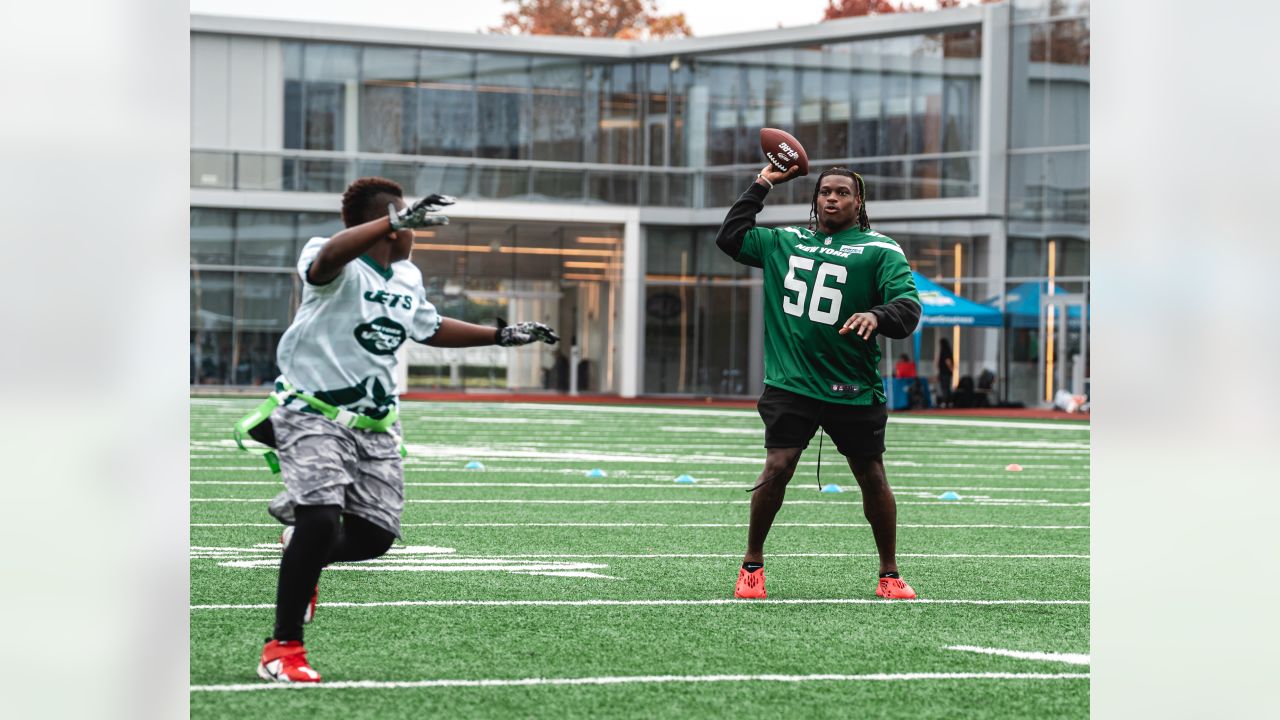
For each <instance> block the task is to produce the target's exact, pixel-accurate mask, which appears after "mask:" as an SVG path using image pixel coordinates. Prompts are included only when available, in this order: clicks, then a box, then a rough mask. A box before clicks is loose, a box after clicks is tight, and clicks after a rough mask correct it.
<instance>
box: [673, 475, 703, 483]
mask: <svg viewBox="0 0 1280 720" xmlns="http://www.w3.org/2000/svg"><path fill="white" fill-rule="evenodd" d="M676 482H678V483H685V484H689V483H696V482H698V481H697V480H694V479H693V476H692V475H681V476H680V477H678V478H676Z"/></svg>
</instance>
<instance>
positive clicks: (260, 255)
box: [236, 210, 297, 267]
mask: <svg viewBox="0 0 1280 720" xmlns="http://www.w3.org/2000/svg"><path fill="white" fill-rule="evenodd" d="M293 220H294V213H291V212H268V211H255V210H240V211H238V212H237V213H236V264H237V265H250V266H267V267H289V266H291V265H293V264H294V261H295V260H296V259H297V256H296V255H295V253H294V251H293V246H294V240H295V237H296V234H295V231H294V228H293Z"/></svg>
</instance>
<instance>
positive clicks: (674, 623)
mask: <svg viewBox="0 0 1280 720" xmlns="http://www.w3.org/2000/svg"><path fill="white" fill-rule="evenodd" d="M253 403H254V401H253V400H247V399H246V400H216V399H195V400H193V401H192V413H191V422H192V430H191V436H192V448H191V458H192V459H191V468H192V485H191V497H192V500H193V502H192V505H191V521H192V523H193V527H192V528H191V542H192V546H193V550H192V561H191V582H192V586H191V602H192V605H193V606H194V607H193V610H192V612H191V673H192V675H191V682H192V685H196V686H216V685H239V684H252V683H260V682H261V681H259V680H257V678H256V675H255V674H254V665H255V663H256V657H257V654H258V652H259V651H260V648H261V643H262V638H264V637H266V636H267V635H268V634H269V633H270V629H271V624H272V617H273V611H272V610H271V609H270V608H269V607H234V608H222V607H216V608H204V607H202V606H207V605H213V606H223V605H234V606H254V605H264V606H270V605H271V604H272V602H273V600H274V592H275V570H274V568H273V567H272V566H273V564H274V563H275V561H276V559H277V558H278V550H277V549H275V548H274V547H273V546H271V543H274V542H275V541H276V539H277V538H278V536H279V528H278V526H275V525H273V524H272V523H273V521H272V520H271V518H270V516H268V515H267V514H266V511H265V499H267V498H270V497H271V496H272V495H274V494H275V493H276V492H277V491H278V490H279V485H278V481H277V479H276V478H274V477H273V476H271V475H269V473H268V472H267V471H266V469H265V465H263V464H261V460H260V459H259V458H257V457H255V456H252V455H249V454H246V453H243V452H240V451H238V450H235V449H234V447H229V446H228V441H227V438H228V429H229V427H230V425H231V424H232V423H233V422H234V421H235V420H236V419H237V418H238V417H239V416H240V415H241V414H243V413H244V412H246V411H247V410H248V409H249V408H250V407H251V406H252V405H253ZM910 420H911V419H908V421H907V422H898V421H897V419H896V418H895V421H894V422H893V423H892V424H891V425H890V428H889V432H888V446H889V449H888V452H887V453H886V456H885V459H886V465H887V468H888V473H889V478H890V482H891V483H892V484H893V485H894V487H895V492H896V494H897V497H898V502H899V509H898V518H899V523H900V525H901V527H900V529H899V533H898V552H899V561H900V565H901V567H902V571H903V575H904V577H905V578H907V579H908V580H909V581H910V582H911V583H912V585H913V586H914V587H915V588H916V589H917V591H918V592H919V593H920V595H921V597H922V598H926V599H935V600H942V599H953V600H1040V601H1051V600H1053V601H1064V600H1067V601H1076V602H1077V604H1035V605H1033V604H999V605H977V604H925V603H916V604H909V603H884V602H876V603H871V604H838V603H831V604H784V603H773V602H768V601H766V602H764V603H750V604H744V603H738V604H718V605H709V604H700V605H658V606H655V605H627V606H619V605H600V606H581V605H558V606H545V605H544V606H492V605H491V606H474V605H471V606H458V605H448V606H422V605H419V606H400V607H387V606H381V607H336V606H326V605H325V603H326V602H349V603H369V602H385V601H453V600H489V601H503V600H561V601H573V600H592V599H597V600H622V601H625V600H692V601H699V600H712V599H724V598H729V597H731V595H732V590H733V581H734V579H735V576H736V572H737V566H738V563H739V560H740V554H741V551H742V548H743V545H744V543H745V536H746V528H745V523H746V521H747V511H748V506H747V505H746V501H747V499H748V498H749V495H748V494H747V493H746V492H744V490H746V489H747V488H748V487H750V485H751V484H752V482H753V481H754V479H755V476H756V474H757V473H758V472H759V466H760V464H761V461H762V458H763V450H762V449H761V447H760V446H761V443H762V438H763V432H762V429H761V426H760V421H759V418H758V417H757V416H756V415H755V414H754V413H753V412H751V411H736V410H713V411H706V410H701V409H688V408H681V409H663V408H620V407H597V406H575V407H563V406H532V405H503V404H478V403H476V404H450V403H433V404H420V403H406V404H405V407H404V425H405V433H406V440H407V442H408V443H409V446H410V451H411V455H410V458H409V460H408V461H407V463H406V481H407V487H406V497H407V499H408V501H409V502H408V503H407V505H406V510H405V515H404V522H405V528H404V533H403V535H404V537H403V543H404V544H405V545H408V546H436V547H443V548H450V549H452V550H453V551H454V552H452V553H448V554H443V555H430V554H405V553H414V552H415V551H412V550H395V551H393V552H392V553H391V554H389V555H388V556H387V557H386V558H382V559H379V560H376V561H373V562H372V563H369V564H365V566H366V567H379V568H387V567H392V566H393V565H392V564H391V563H388V562H386V561H389V560H393V559H394V560H398V561H404V562H402V563H400V566H401V567H404V566H405V565H409V566H425V567H433V568H436V569H437V570H438V569H439V568H440V567H442V566H441V565H439V564H438V563H437V564H435V565H432V561H433V560H439V559H440V558H449V559H453V560H455V561H456V560H460V559H471V560H474V561H476V562H484V563H486V564H489V565H491V566H492V565H496V566H499V567H510V568H517V569H519V568H526V567H531V566H530V563H582V564H586V565H587V566H589V568H588V570H589V571H590V572H594V573H597V574H599V575H604V576H607V577H606V578H597V577H586V578H583V577H557V576H544V575H525V574H515V573H513V572H510V571H508V570H504V569H497V570H470V571H459V572H441V571H437V570H428V571H413V570H408V571H398V572H391V571H388V570H385V569H384V570H377V571H360V570H346V571H342V570H339V569H338V568H333V569H330V570H328V571H326V572H325V574H324V576H323V578H322V580H321V595H320V600H321V605H320V608H319V611H318V613H317V619H316V622H315V623H314V624H313V625H311V626H308V630H307V647H308V650H309V654H310V657H311V659H312V662H313V663H314V665H315V667H316V668H317V669H318V670H319V671H320V672H321V673H322V674H323V675H324V676H325V679H326V681H328V682H333V681H344V680H373V681H410V682H412V681H423V680H434V679H453V680H483V679H520V678H591V677H609V676H612V677H634V676H660V675H671V676H681V677H691V678H696V677H700V676H710V675H759V674H772V675H811V674H839V675H866V674H899V673H1015V674H1029V673H1037V674H1039V673H1049V674H1059V673H1082V674H1083V673H1087V671H1088V670H1087V667H1084V666H1080V665H1068V664H1064V663H1059V662H1049V661H1035V660H1019V659H1013V658H1008V657H999V656H990V655H978V654H973V653H967V652H956V651H951V650H946V649H945V648H946V646H949V645H971V646H981V647H992V648H1005V649H1012V650H1028V651H1041V652H1057V653H1088V651H1089V639H1088V633H1089V606H1088V605H1087V604H1085V602H1084V601H1087V600H1088V597H1089V584H1088V580H1089V560H1088V557H1087V556H1088V554H1089V533H1088V529H1087V526H1088V524H1089V508H1088V501H1089V482H1088V439H1089V433H1088V432H1087V431H1081V430H1077V429H1067V430H1061V429H1054V428H1055V427H1056V426H1055V425H1053V424H1051V423H1043V422H1031V423H1008V422H1004V423H994V424H993V423H991V422H989V421H974V422H968V423H962V424H933V423H919V422H911V421H910ZM1046 426H1048V427H1046ZM1076 427H1078V426H1076ZM470 459H477V460H480V461H482V462H483V463H484V464H485V466H486V468H485V470H482V471H466V470H463V469H462V466H463V465H464V464H465V463H466V462H467V461H468V460H470ZM816 459H817V452H816V447H813V446H811V448H810V451H809V452H807V453H806V454H805V456H804V460H803V461H802V463H801V466H800V469H799V471H798V472H797V475H796V479H795V480H794V481H793V482H792V484H791V486H790V488H789V489H788V493H787V498H788V503H787V504H786V505H785V506H784V507H783V509H782V511H781V512H780V513H779V516H778V520H777V522H778V524H777V526H775V529H774V531H773V532H772V533H771V535H770V538H769V544H768V547H767V548H766V550H767V552H768V565H767V571H768V578H769V579H768V588H769V596H770V599H771V600H822V599H826V600H839V599H872V598H873V597H874V596H873V591H874V587H875V572H876V567H877V564H876V558H875V548H874V544H873V542H872V539H871V533H870V529H869V528H868V527H867V525H866V523H865V521H864V520H863V518H862V512H861V504H860V496H859V494H858V493H857V491H856V484H855V483H854V482H853V478H852V476H851V474H850V473H849V470H848V468H847V466H845V465H844V464H843V460H842V459H841V458H840V457H839V455H837V454H836V453H834V452H833V449H832V447H831V444H830V442H829V441H828V442H827V443H826V445H825V448H824V450H823V455H822V482H823V484H827V483H838V484H840V485H841V486H843V487H845V488H846V489H847V490H848V492H844V493H839V494H826V493H818V492H817V491H816V485H815V483H814V473H815V470H816V468H817V463H816ZM1009 463H1019V464H1021V465H1022V466H1023V468H1024V470H1023V471H1022V472H1008V471H1006V470H1005V466H1006V465H1007V464H1009ZM592 468H601V469H603V470H605V471H606V472H607V473H608V476H607V477H604V478H587V477H585V473H586V471H587V470H589V469H592ZM681 473H688V474H691V475H693V476H694V477H696V478H698V479H699V482H698V483H697V484H696V485H692V486H689V485H676V484H675V483H673V482H672V480H673V478H675V477H676V476H677V475H679V474H681ZM464 483H465V484H464ZM624 485H625V486H627V487H622V486H624ZM947 489H956V491H957V492H958V493H959V494H960V495H961V496H962V499H961V500H960V501H958V502H945V501H940V500H938V499H937V495H939V494H940V493H941V492H943V491H944V490H947ZM495 500H499V501H512V502H496V503H495V502H479V501H495ZM444 501H453V502H444ZM534 501H536V502H534ZM581 501H593V502H591V503H584V502H581ZM953 525H959V526H979V527H946V526H953ZM981 526H988V527H981ZM260 544H261V545H264V547H256V546H258V545H260ZM944 555H952V556H959V557H943V556H944ZM553 556H573V557H553ZM689 556H693V557H689ZM1017 556H1039V557H1017ZM1046 556H1048V557H1046ZM236 560H240V561H244V560H250V561H252V560H258V561H259V563H258V564H257V565H258V566H255V567H233V566H228V565H226V564H225V563H228V562H229V561H236ZM557 567H560V566H557ZM1088 692H1089V688H1088V680H1087V679H1085V678H1084V677H1083V676H1082V677H1080V678H1072V679H1027V678H1017V679H965V680H943V679H926V680H907V681H867V680H853V681H851V680H811V681H805V682H799V683H794V682H774V681H750V682H741V681H735V682H715V683H710V682H665V683H638V684H625V685H590V686H559V687H548V686H536V687H489V688H475V687H431V688H390V689H387V688H379V689H323V688H321V689H317V688H298V689H277V690H261V691H252V692H202V691H196V692H192V694H191V712H192V716H193V717H197V718H214V717H228V718H230V717H237V718H239V717H246V716H249V717H298V716H299V715H300V714H302V713H308V714H312V715H314V716H316V717H344V718H353V717H423V716H432V715H445V716H457V717H592V718H599V717H730V716H733V717H737V716H740V715H742V714H743V713H752V714H756V713H764V714H768V713H777V714H784V715H785V716H787V717H912V718H932V717H1054V718H1057V717H1086V716H1087V714H1088V700H1089V696H1088Z"/></svg>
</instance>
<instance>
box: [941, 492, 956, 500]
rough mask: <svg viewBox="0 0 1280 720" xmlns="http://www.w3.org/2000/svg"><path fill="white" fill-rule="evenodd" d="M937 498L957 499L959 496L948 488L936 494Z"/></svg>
mask: <svg viewBox="0 0 1280 720" xmlns="http://www.w3.org/2000/svg"><path fill="white" fill-rule="evenodd" d="M938 499H939V500H959V499H960V496H959V495H957V494H956V493H955V491H954V490H948V491H946V492H944V493H942V494H941V495H939V496H938Z"/></svg>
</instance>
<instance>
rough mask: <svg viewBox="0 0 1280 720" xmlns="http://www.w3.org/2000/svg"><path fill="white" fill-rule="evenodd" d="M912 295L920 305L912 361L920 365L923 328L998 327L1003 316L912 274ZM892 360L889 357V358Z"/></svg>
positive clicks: (890, 387) (1001, 322)
mask: <svg viewBox="0 0 1280 720" xmlns="http://www.w3.org/2000/svg"><path fill="white" fill-rule="evenodd" d="M911 277H912V279H913V280H915V283H916V291H917V292H919V293H920V305H921V307H922V310H923V312H922V313H921V316H920V325H919V326H918V327H917V328H916V331H915V334H914V335H913V336H912V341H913V343H914V345H915V359H916V362H919V361H920V333H921V330H922V329H924V328H925V327H954V326H960V327H1002V326H1003V325H1004V315H1003V314H1001V312H1000V311H999V310H997V309H995V308H992V307H987V306H986V305H983V304H981V303H976V302H974V301H972V300H968V299H966V298H962V297H960V296H959V295H956V294H955V293H953V292H951V291H949V290H946V289H944V288H942V287H941V286H940V285H938V284H937V283H935V282H933V281H932V280H930V279H929V278H927V277H925V276H923V275H921V274H920V273H918V272H912V273H911ZM891 356H892V354H891ZM889 389H890V390H889V392H890V395H891V397H890V399H889V405H890V407H893V406H894V398H893V397H892V395H893V394H895V393H894V392H893V383H889Z"/></svg>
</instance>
